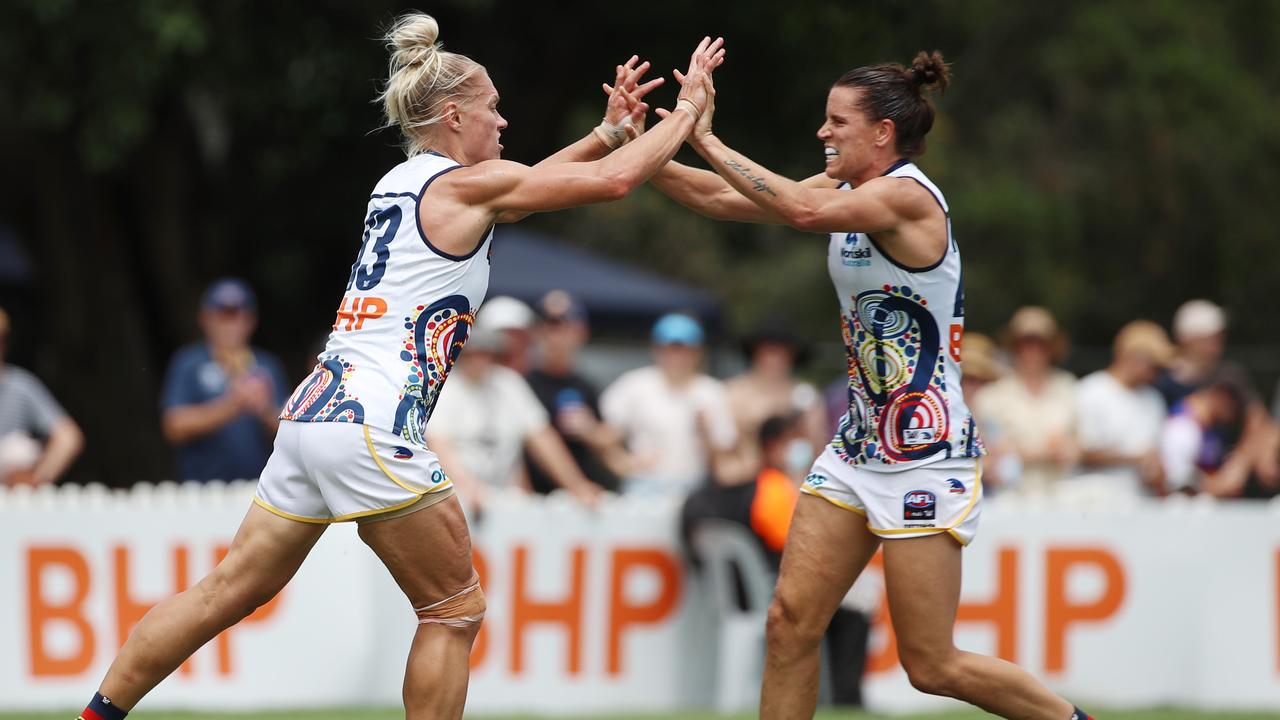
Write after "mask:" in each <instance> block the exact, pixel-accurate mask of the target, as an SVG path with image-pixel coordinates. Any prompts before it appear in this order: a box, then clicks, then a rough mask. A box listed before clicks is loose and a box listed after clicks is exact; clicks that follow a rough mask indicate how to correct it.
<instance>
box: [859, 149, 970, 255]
mask: <svg viewBox="0 0 1280 720" xmlns="http://www.w3.org/2000/svg"><path fill="white" fill-rule="evenodd" d="M910 162H911V161H910V160H908V159H906V158H902V159H901V160H899V161H898V162H896V163H894V164H893V165H891V166H889V169H888V170H885V171H884V174H883V175H881V177H886V176H887V175H888V174H889V173H891V172H893V171H894V170H897V169H898V168H900V167H902V166H903V165H907V164H909V163H910ZM903 180H914V181H915V183H916V184H917V185H919V186H920V187H922V188H924V189H925V191H926V192H928V193H929V196H930V197H932V198H933V201H934V202H936V203H938V207H939V208H940V209H941V210H942V215H943V217H945V218H946V219H947V228H948V229H950V228H951V213H949V212H947V209H946V208H945V207H942V199H941V198H939V197H938V196H937V195H936V194H935V193H934V192H933V191H932V190H930V189H929V186H928V185H925V184H924V183H922V182H920V179H919V178H903ZM863 234H864V235H866V236H867V239H868V240H870V241H871V244H872V245H874V246H875V247H876V250H878V251H879V252H880V254H881V255H883V256H884V259H885V260H888V261H889V262H891V263H893V265H894V267H896V268H898V269H899V270H905V271H907V272H909V273H923V272H929V271H930V270H936V269H937V267H938V266H939V265H941V264H942V262H943V261H944V260H946V259H947V253H948V252H951V246H952V245H954V244H955V239H954V238H952V239H951V242H948V243H947V247H946V248H944V249H943V250H942V256H941V257H939V258H938V261H937V262H935V263H933V264H932V265H926V266H924V267H912V266H910V265H906V264H904V263H901V262H898V261H897V260H895V259H894V257H893V256H892V255H890V254H889V253H888V252H886V251H885V249H884V248H883V247H881V246H880V243H878V242H876V239H875V238H874V237H872V236H871V233H863ZM947 234H948V235H950V234H951V233H949V232H948V233H947Z"/></svg>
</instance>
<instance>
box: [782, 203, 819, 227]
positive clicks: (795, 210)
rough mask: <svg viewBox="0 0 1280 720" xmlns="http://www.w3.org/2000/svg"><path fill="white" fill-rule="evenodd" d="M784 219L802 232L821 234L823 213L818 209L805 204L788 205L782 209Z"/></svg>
mask: <svg viewBox="0 0 1280 720" xmlns="http://www.w3.org/2000/svg"><path fill="white" fill-rule="evenodd" d="M779 214H781V215H782V219H783V220H785V221H786V222H787V224H788V225H790V226H791V227H793V228H795V229H796V230H800V231H802V232H821V231H822V225H823V218H822V213H821V211H819V209H818V208H816V207H814V206H812V205H807V204H805V203H788V204H786V205H784V206H783V207H782V208H781V212H780V213H779Z"/></svg>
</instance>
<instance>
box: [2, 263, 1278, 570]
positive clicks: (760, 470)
mask: <svg viewBox="0 0 1280 720" xmlns="http://www.w3.org/2000/svg"><path fill="white" fill-rule="evenodd" d="M198 320H199V327H200V329H201V332H202V335H203V337H202V338H201V339H200V340H199V341H197V342H195V343H192V344H191V345H188V346H186V347H184V348H181V349H179V350H178V351H177V352H176V353H175V355H174V356H173V359H172V361H171V363H170V365H169V368H168V370H167V372H166V374H165V379H164V386H163V390H162V392H161V408H160V411H161V428H162V431H163V433H164V436H165V439H166V440H167V441H168V442H169V443H170V444H171V445H172V446H173V448H174V451H175V459H176V466H177V467H176V468H175V469H176V477H177V478H179V479H183V480H197V481H204V480H212V479H232V478H253V477H256V476H257V474H258V472H259V471H260V470H261V468H262V466H263V464H264V463H265V461H266V458H267V455H268V454H269V452H270V447H271V439H272V437H273V435H274V433H275V429H276V426H277V422H278V421H277V420H276V415H277V412H278V409H279V408H280V407H281V405H282V404H283V402H284V400H285V398H286V396H287V394H288V392H289V391H290V389H291V388H292V383H291V382H290V378H289V377H288V376H287V375H286V373H285V372H284V371H283V369H282V367H281V363H280V362H279V360H277V359H276V358H275V357H274V356H273V355H272V354H271V353H269V352H267V351H265V350H262V349H260V348H258V347H256V346H254V345H252V344H251V342H250V340H251V337H252V335H253V333H254V330H255V328H256V325H257V300H256V297H255V295H254V292H253V290H252V288H250V287H249V285H247V284H246V283H244V282H243V281H241V280H238V279H234V278H225V279H221V280H218V281H216V282H214V283H213V284H212V285H210V286H209V288H208V289H207V290H206V291H205V293H204V295H203V296H202V299H201V301H200V306H199V309H198ZM589 320H590V319H589V317H588V314H587V309H586V308H585V307H584V306H583V305H582V304H581V303H580V302H579V301H578V300H577V299H575V298H574V297H572V296H571V295H569V294H568V293H567V292H565V291H563V290H553V291H551V292H548V293H547V294H546V295H545V296H544V297H542V298H541V299H540V300H539V301H538V302H537V303H535V305H534V306H533V307H530V306H528V305H526V304H525V303H523V302H521V301H519V300H516V299H514V298H510V297H496V298H492V299H490V300H489V301H487V302H486V303H485V305H484V307H483V309H482V310H481V311H480V312H479V313H478V316H477V319H476V322H475V326H474V328H472V332H471V334H470V337H469V339H468V342H467V348H466V352H465V353H464V354H463V356H462V358H461V359H460V360H459V363H458V367H457V368H456V370H455V372H454V373H453V374H452V377H451V379H450V381H449V383H448V384H447V385H446V387H445V390H444V392H443V393H442V394H441V397H440V400H439V404H438V406H437V408H436V411H435V413H434V417H433V419H432V421H431V422H430V424H429V425H428V428H427V441H428V445H429V446H430V447H431V448H432V449H434V450H435V451H436V452H437V453H438V454H439V455H440V456H441V461H442V464H443V465H444V467H446V468H448V471H449V473H450V475H451V476H453V478H454V480H455V483H456V484H457V487H458V492H459V494H460V495H461V497H462V498H463V500H464V502H466V503H467V504H468V505H470V506H471V507H473V508H480V507H483V505H484V503H485V502H486V497H487V495H488V494H489V493H490V492H492V491H494V490H496V489H510V488H515V489H519V490H523V491H527V492H534V493H547V492H550V491H552V490H555V489H558V488H559V489H564V490H566V491H568V492H569V493H571V494H572V495H574V496H575V497H577V498H578V499H580V500H581V501H582V502H584V503H587V504H593V503H594V502H596V500H597V498H598V497H599V495H600V494H601V493H603V492H619V493H623V494H628V495H649V496H652V495H663V494H665V495H679V496H687V495H689V494H690V493H693V492H694V491H696V490H698V489H700V488H706V487H717V488H739V487H746V488H754V487H757V486H759V487H761V488H764V487H772V486H773V485H772V484H771V483H773V482H775V481H777V480H779V479H780V478H785V479H786V480H787V481H788V483H789V485H790V488H791V490H788V491H787V492H786V493H784V495H787V496H791V495H792V494H793V493H792V492H791V491H792V490H794V488H795V486H796V485H797V484H798V483H799V481H800V480H801V479H802V478H803V476H804V473H805V472H806V471H807V469H808V467H809V464H810V463H811V462H812V460H813V458H814V457H815V456H816V455H817V453H818V452H819V451H820V450H821V449H822V448H823V446H824V445H825V444H826V443H827V442H828V441H829V439H830V434H831V432H832V428H834V427H835V426H836V424H837V423H838V420H839V416H840V415H841V414H843V412H844V411H845V409H846V407H847V399H846V392H847V388H846V385H845V380H844V378H838V379H836V380H834V381H833V382H832V383H830V384H829V385H827V386H826V387H825V389H824V390H820V389H819V388H818V387H816V386H815V385H813V384H810V383H808V382H806V381H804V380H801V379H800V378H799V377H798V375H797V368H798V367H800V366H802V365H804V364H805V362H806V359H807V356H808V355H809V348H808V346H807V345H806V344H805V343H803V342H802V341H801V340H800V339H799V338H797V337H796V336H794V335H793V334H792V333H791V331H790V330H789V328H788V325H787V324H786V323H782V322H767V321H766V322H764V323H762V324H761V325H760V326H759V327H757V328H756V329H755V331H754V332H752V333H751V334H750V335H749V336H747V337H745V338H743V339H742V341H741V351H742V357H743V361H744V363H745V369H743V370H742V371H741V372H740V373H738V374H737V375H735V376H733V377H730V378H728V379H726V380H721V379H718V378H715V377H712V376H711V375H709V374H708V373H707V372H706V371H705V369H704V366H705V364H706V362H705V361H706V358H705V352H706V344H707V339H706V336H705V333H704V329H703V327H702V325H701V324H700V323H699V321H698V320H697V319H696V318H694V317H692V316H690V315H684V314H670V315H666V316H664V317H662V318H660V319H659V320H658V321H657V322H656V323H655V324H654V325H653V326H652V330H651V332H650V338H649V339H650V358H651V362H650V363H649V364H647V365H645V366H643V367H639V368H636V369H633V370H629V371H627V372H624V373H622V374H621V375H619V376H618V377H616V378H615V379H614V380H613V381H612V382H611V383H608V384H607V386H606V387H603V388H601V387H597V385H596V384H595V383H593V382H592V381H591V380H590V379H589V378H588V377H587V376H586V375H584V374H583V372H582V371H581V369H580V360H581V355H582V351H583V349H584V348H585V347H586V345H587V343H588V342H589V340H590V322H589ZM9 325H10V320H9V318H8V316H7V315H6V314H5V313H4V312H3V310H0V474H2V475H3V479H4V482H5V483H6V484H10V485H12V484H42V483H48V482H53V481H55V480H56V479H57V478H58V477H59V476H60V475H61V474H62V473H63V472H64V471H65V470H66V469H67V468H68V467H69V466H70V465H71V463H72V462H73V461H74V459H75V457H76V456H77V454H78V453H79V452H80V450H81V448H82V447H83V443H84V438H83V435H82V433H81V431H80V429H79V427H78V426H77V424H76V423H75V421H74V419H72V418H71V417H69V416H68V415H67V413H66V412H65V411H64V410H63V409H62V407H61V406H60V405H59V403H58V401H57V400H56V399H55V398H54V397H53V396H52V395H51V394H50V393H49V391H48V390H47V389H46V388H45V387H44V385H43V384H42V383H41V382H40V380H39V379H38V378H37V377H36V376H35V375H33V374H32V373H30V372H28V371H26V370H24V369H22V368H18V367H14V366H12V365H8V364H5V363H4V353H5V349H6V347H5V344H6V342H7V339H8V337H9ZM1170 329H1171V331H1172V338H1171V337H1170V334H1169V333H1168V332H1167V331H1166V330H1165V328H1164V327H1163V326H1162V325H1161V324H1159V323H1157V322H1153V321H1150V320H1134V321H1133V322H1130V323H1129V324H1127V325H1125V326H1124V327H1122V328H1119V329H1118V331H1117V332H1116V335H1115V337H1114V341H1113V346H1112V348H1111V358H1110V362H1109V364H1108V365H1107V366H1106V367H1104V368H1102V369H1100V370H1097V371H1096V372H1093V373H1090V374H1088V375H1085V376H1084V377H1080V378H1077V377H1076V376H1074V375H1072V374H1071V373H1070V372H1068V371H1067V370H1065V369H1063V367H1062V363H1063V361H1064V360H1065V358H1066V356H1067V353H1068V350H1069V341H1068V338H1067V336H1066V334H1065V333H1064V332H1063V330H1062V329H1061V328H1060V327H1059V325H1058V323H1057V321H1056V319H1055V318H1054V316H1053V314H1052V313H1051V312H1050V311H1049V310H1048V309H1046V308H1042V307H1035V306H1028V307H1023V308H1020V309H1018V310H1017V312H1015V313H1014V314H1013V316H1012V317H1011V318H1010V319H1009V321H1008V322H1007V324H1006V326H1005V327H1004V329H1003V332H1002V333H1001V334H1000V336H999V338H998V340H996V339H992V338H991V337H988V336H985V335H981V334H978V333H975V332H970V333H968V334H967V335H966V336H965V338H964V341H963V350H962V357H963V364H962V367H963V371H964V384H965V388H964V390H965V393H964V394H965V398H966V400H967V402H968V403H969V405H970V408H971V409H972V411H973V413H974V415H975V416H976V417H977V419H978V426H979V428H980V431H981V434H982V437H983V440H984V442H985V444H986V447H987V450H988V458H987V459H986V462H985V463H984V487H985V488H986V489H987V490H988V492H991V493H993V494H995V495H1015V496H1018V497H1023V498H1048V499H1053V498H1061V497H1082V498H1094V499H1104V500H1124V499H1129V498H1139V497H1164V496H1168V495H1171V494H1206V495H1211V496H1214V497H1221V498H1237V497H1238V498H1268V497H1273V496H1275V495H1276V494H1278V493H1280V422H1278V420H1280V389H1278V391H1277V393H1276V396H1275V399H1274V401H1273V402H1272V407H1270V408H1268V406H1267V404H1266V402H1265V400H1264V397H1263V395H1262V393H1261V392H1260V391H1259V389H1258V388H1257V387H1256V386H1255V384H1254V383H1253V381H1252V380H1251V378H1250V377H1249V374H1248V373H1247V372H1246V371H1245V370H1244V369H1243V368H1242V367H1240V366H1239V365H1237V364H1235V363H1233V362H1231V361H1230V360H1227V359H1226V358H1225V357H1224V350H1225V348H1226V345H1227V337H1228V332H1229V323H1228V318H1227V315H1226V313H1225V312H1224V311H1223V309H1222V308H1221V307H1219V306H1218V305H1216V304H1214V303H1212V302H1210V301H1208V300H1191V301H1189V302H1187V303H1185V304H1183V305H1182V306H1181V307H1180V308H1179V309H1178V310H1177V312H1176V313H1175V314H1174V316H1173V317H1172V319H1171V323H1170ZM766 494H769V495H770V496H771V497H772V496H773V495H775V494H776V493H774V492H773V491H767V492H766ZM790 502H794V497H792V498H791V500H790ZM788 514H789V513H788ZM748 515H750V512H749V513H748ZM757 515H758V516H759V517H760V518H764V517H768V516H771V515H770V513H766V512H758V513H757ZM757 524H759V525H761V527H762V528H763V527H764V525H766V524H768V523H767V521H765V520H759V522H758V523H757ZM777 532H778V530H777V529H776V528H773V529H767V528H766V529H762V530H761V534H762V537H769V536H772V535H776V534H777ZM779 547H780V545H779Z"/></svg>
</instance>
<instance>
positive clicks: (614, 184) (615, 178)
mask: <svg viewBox="0 0 1280 720" xmlns="http://www.w3.org/2000/svg"><path fill="white" fill-rule="evenodd" d="M639 184H640V180H639V178H638V177H634V176H633V174H632V173H629V172H627V171H625V170H618V171H615V172H611V173H607V174H605V175H603V176H602V177H601V178H600V183H599V189H600V197H601V199H602V200H604V201H613V200H621V199H622V198H624V197H626V196H627V193H629V192H631V191H632V190H633V189H635V187H636V185H639Z"/></svg>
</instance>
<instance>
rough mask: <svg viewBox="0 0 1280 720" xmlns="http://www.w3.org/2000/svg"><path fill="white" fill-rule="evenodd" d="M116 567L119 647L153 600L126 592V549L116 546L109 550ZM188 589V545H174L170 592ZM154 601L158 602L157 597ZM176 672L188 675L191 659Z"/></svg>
mask: <svg viewBox="0 0 1280 720" xmlns="http://www.w3.org/2000/svg"><path fill="white" fill-rule="evenodd" d="M111 555H112V558H113V560H114V568H115V601H116V641H117V642H118V643H119V645H120V646H121V647H123V646H124V641H125V640H128V639H129V633H130V632H132V631H133V627H134V626H135V625H137V624H138V621H139V620H141V619H142V616H143V615H146V614H147V612H148V611H149V610H151V608H153V607H155V605H156V603H155V602H145V601H139V600H135V599H134V598H133V597H132V595H131V594H130V593H129V575H130V573H129V549H128V548H127V547H125V546H123V545H117V546H115V547H114V548H112V550H111ZM186 589H187V548H185V547H183V546H182V545H175V546H174V548H173V592H175V593H180V592H182V591H183V590H186ZM156 602H159V600H157V601H156ZM179 671H180V672H181V673H182V674H183V675H190V674H191V671H192V667H191V661H190V660H187V661H186V662H184V663H182V666H181V667H180V668H179Z"/></svg>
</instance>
